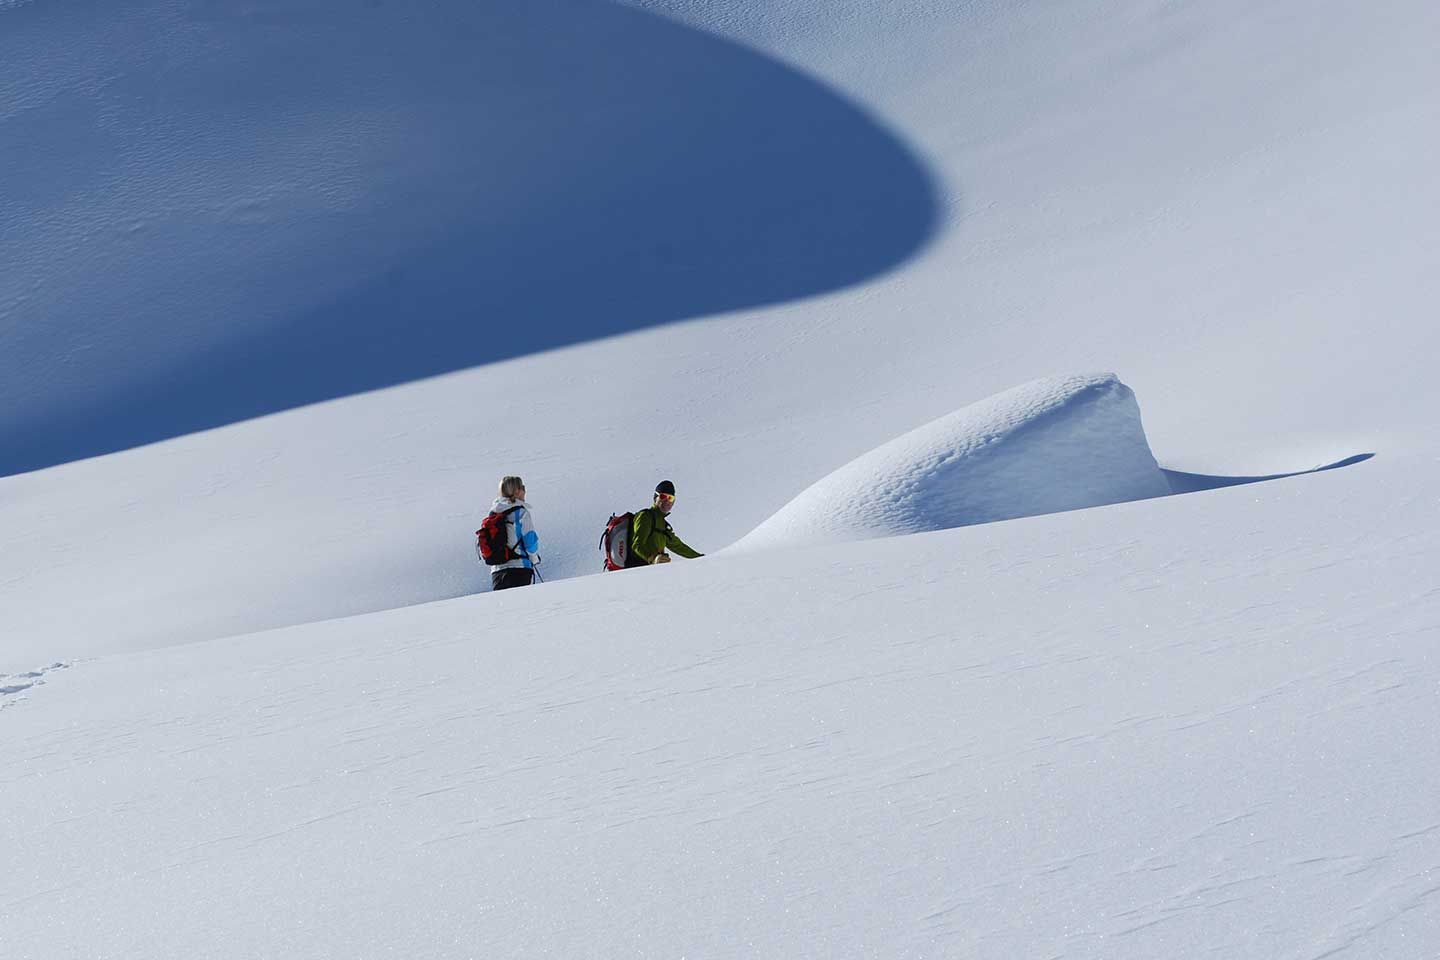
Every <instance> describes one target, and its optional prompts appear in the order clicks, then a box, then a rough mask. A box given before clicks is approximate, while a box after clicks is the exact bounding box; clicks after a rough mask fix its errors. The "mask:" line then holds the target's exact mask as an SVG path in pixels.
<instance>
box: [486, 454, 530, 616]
mask: <svg viewBox="0 0 1440 960" xmlns="http://www.w3.org/2000/svg"><path fill="white" fill-rule="evenodd" d="M507 510H508V511H511V512H510V513H506V516H505V545H506V546H507V547H509V548H510V549H509V552H510V554H511V555H513V556H514V557H515V559H513V560H509V561H507V562H505V563H501V564H496V565H494V566H492V567H491V568H490V584H491V589H494V590H506V589H509V588H510V587H528V586H529V585H530V582H531V580H532V579H534V576H535V565H536V564H537V563H539V562H540V553H539V547H540V535H539V534H538V533H536V532H535V521H534V519H533V518H532V517H531V515H530V504H528V503H526V502H525V481H524V480H521V479H520V478H519V477H504V478H502V479H501V480H500V496H498V497H496V498H495V502H494V504H492V505H491V507H490V511H491V512H492V513H505V512H506V511H507Z"/></svg>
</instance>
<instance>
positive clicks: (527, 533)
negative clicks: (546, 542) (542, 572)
mask: <svg viewBox="0 0 1440 960" xmlns="http://www.w3.org/2000/svg"><path fill="white" fill-rule="evenodd" d="M515 516H517V517H521V516H523V517H524V518H525V527H526V529H524V531H523V535H522V536H521V538H520V553H521V554H522V555H523V556H524V557H525V558H526V559H528V560H529V561H530V564H531V566H534V565H535V564H537V563H539V562H540V533H539V531H537V530H536V529H535V514H533V513H531V512H530V508H529V507H521V508H520V509H519V510H517V511H515ZM515 528H516V530H517V531H520V529H521V528H520V521H519V520H516V521H515Z"/></svg>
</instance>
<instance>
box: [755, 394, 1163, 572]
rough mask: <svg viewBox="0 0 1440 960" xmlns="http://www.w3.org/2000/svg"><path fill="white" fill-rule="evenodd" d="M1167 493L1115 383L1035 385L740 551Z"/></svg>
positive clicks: (984, 408)
mask: <svg viewBox="0 0 1440 960" xmlns="http://www.w3.org/2000/svg"><path fill="white" fill-rule="evenodd" d="M1168 493H1170V485H1169V484H1168V483H1167V482H1166V480H1165V475H1164V474H1163V473H1162V472H1161V470H1160V467H1159V465H1158V464H1157V463H1156V462H1155V457H1154V455H1152V454H1151V453H1150V447H1149V445H1148V444H1147V443H1146V442H1145V430H1144V428H1143V427H1142V426H1141V424H1140V408H1139V407H1138V406H1137V405H1136V403H1135V395H1134V394H1133V393H1132V392H1131V391H1130V388H1129V387H1127V386H1125V385H1124V384H1123V383H1121V382H1120V381H1119V380H1118V379H1116V378H1115V376H1114V375H1112V374H1106V375H1101V376H1090V377H1079V376H1077V377H1063V378H1054V379H1048V380H1036V381H1034V382H1032V383H1027V384H1024V385H1022V386H1019V387H1016V388H1014V389H1013V390H1007V391H1005V392H1004V393H1001V394H998V395H997V396H994V397H990V398H988V399H986V400H982V401H980V402H979V403H974V404H971V405H970V406H968V407H965V408H964V409H963V410H957V411H956V412H954V413H952V414H950V415H949V416H945V417H941V418H940V419H938V420H935V421H933V422H931V423H927V424H925V425H924V426H923V427H918V428H916V429H914V430H912V431H910V432H909V433H907V434H905V435H904V436H902V437H897V438H896V439H894V440H892V441H890V442H889V443H887V444H885V445H884V446H882V447H879V448H877V449H875V450H872V451H870V452H869V453H867V454H865V455H864V456H863V457H858V458H856V459H855V460H853V461H851V462H850V463H848V464H846V465H845V466H843V467H841V468H840V469H839V470H836V471H835V472H834V473H832V474H830V475H829V476H828V477H825V478H824V479H823V480H821V481H819V482H818V483H816V484H815V485H814V486H812V487H810V488H809V489H807V490H806V491H805V492H804V493H802V494H800V496H798V497H796V498H795V499H794V500H793V501H791V502H790V503H788V504H786V505H785V506H784V507H783V508H782V509H781V510H780V511H779V512H778V513H776V514H775V515H774V516H773V517H771V518H770V519H769V520H766V521H765V522H764V523H762V524H761V525H760V526H759V527H757V528H756V529H755V530H754V532H752V533H750V534H749V535H748V536H746V537H744V538H743V539H742V540H740V542H739V543H737V544H736V545H735V547H734V549H736V550H744V549H748V548H756V547H759V548H764V547H770V548H774V547H784V546H807V545H810V544H817V543H836V542H842V541H846V540H865V539H870V538H872V537H890V536H898V535H900V534H906V533H922V532H925V531H927V530H944V529H946V528H948V527H961V526H966V525H967V524H972V523H989V522H991V521H994V520H1010V519H1013V518H1015V517H1028V516H1032V515H1034V514H1038V513H1058V512H1059V511H1061V510H1078V509H1080V508H1082V507H1097V506H1102V505H1104V504H1107V503H1120V502H1122V501H1125V500H1143V499H1145V498H1147V497H1159V496H1164V495H1166V494H1168Z"/></svg>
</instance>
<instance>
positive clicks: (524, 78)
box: [0, 0, 937, 474]
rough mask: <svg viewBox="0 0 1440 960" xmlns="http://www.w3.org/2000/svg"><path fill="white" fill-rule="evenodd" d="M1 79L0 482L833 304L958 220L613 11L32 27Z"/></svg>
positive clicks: (916, 168) (867, 143)
mask: <svg viewBox="0 0 1440 960" xmlns="http://www.w3.org/2000/svg"><path fill="white" fill-rule="evenodd" d="M0 63H3V64H4V65H5V66H4V70H3V71H0V183H3V188H0V264H3V265H4V269H3V270H0V474H4V473H15V472H20V471H25V470H30V469H35V468H38V467H43V466H47V465H50V464H54V463H57V462H63V461H66V460H72V459H76V458H80V457H85V456H91V455H95V454H100V453H106V452H109V451H112V450H117V449H123V448H126V447H131V446H135V445H137V444H141V443H145V442H149V441H154V440H159V439H163V438H166V437H171V436H175V435H176V434H181V433H187V432H192V431H196V430H201V429H205V428H209V427H214V426H218V425H221V424H225V423H230V422H233V421H236V420H241V419H244V418H247V417H255V416H259V415H262V414H266V413H272V412H275V411H279V410H285V409H288V408H291V407H295V406H298V405H301V404H305V403H309V402H313V401H318V400H325V399H329V398H333V397H338V396H345V395H349V394H354V393H357V392H360V391H365V390H371V389H375V388H378V387H384V386H389V385H392V384H396V383H403V382H407V381H411V380H415V379H417V378H421V377H426V376H430V375H434V374H439V373H444V372H448V371H452V370H458V369H464V368H468V367H472V366H476V365H480V364H486V363H493V362H495V361H497V360H504V359H506V358H510V357H515V356H518V355H523V354H529V353H534V352H537V351H541V350H545V349H550V348H554V347H557V346H563V345H566V344H571V343H576V342H584V341H590V340H594V339H598V338H601V337H605V336H609V335H613V334H617V333H622V332H626V331H632V330H638V329H645V328H648V327H652V326H655V325H658V324H665V323H668V322H673V321H676V320H681V319H685V318H688V317H696V316H702V315H706V314H713V313H718V312H722V311H725V310H735V309H740V308H747V307H756V306H758V305H763V304H768V303H773V302H777V301H783V300H789V299H793V298H797V297H806V296H813V295H815V294H817V293H821V292H825V291H829V290H834V289H836V288H839V287H844V286H846V285H849V284H854V283H858V282H860V281H862V280H864V279H867V278H870V277H873V276H875V275H876V274H877V273H880V272H882V271H885V270H887V269H889V268H892V267H894V266H895V265H897V264H898V263H900V262H902V261H904V260H905V259H906V258H907V257H908V256H910V255H911V254H912V253H913V252H914V251H915V250H916V249H918V248H919V247H920V246H921V245H923V243H924V242H925V241H926V240H927V238H928V237H929V235H930V233H931V230H932V227H933V225H934V224H935V222H936V220H937V207H936V203H935V200H934V196H933V192H934V191H933V188H932V186H931V182H930V175H929V173H928V172H926V171H925V170H924V169H923V168H922V166H921V164H920V162H919V161H918V160H916V159H915V158H914V157H913V156H912V155H911V153H910V151H909V150H908V149H907V148H906V147H905V146H904V145H903V144H902V143H901V142H900V141H899V140H898V139H897V138H896V137H895V136H894V135H893V134H892V133H890V132H889V131H888V130H887V129H885V127H884V126H883V125H882V124H881V123H880V122H878V121H877V120H876V119H875V118H874V117H872V116H871V115H869V114H868V113H866V112H865V111H863V110H862V109H860V108H858V107H857V106H855V105H854V104H853V103H852V102H851V101H850V100H848V99H846V98H844V97H841V96H839V95H837V94H835V93H833V92H832V91H831V90H829V89H828V88H826V87H825V86H823V85H821V84H819V83H817V82H815V81H814V80H812V79H810V78H809V77H807V76H806V75H804V74H801V73H799V72H797V71H795V70H793V69H791V68H789V67H787V66H785V65H784V64H782V63H780V62H778V61H776V60H775V59H773V58H771V57H769V56H765V55H762V54H760V53H758V52H755V51H753V50H751V49H748V48H746V47H743V46H740V45H738V44H735V43H731V42H728V41H726V40H724V39H722V38H719V37H715V36H712V35H708V34H705V33H702V32H699V31H696V30H693V29H690V28H688V27H685V26H681V25H679V24H676V23H673V22H670V21H668V20H664V19H661V18H659V17H654V16H650V15H647V14H643V13H637V12H635V11H632V10H627V9H625V8H623V7H619V6H616V5H614V4H610V3H605V2H594V0H588V2H581V3H576V2H567V0H526V2H524V3H514V2H510V0H439V2H428V3H425V4H423V5H422V6H420V7H415V6H413V5H411V4H406V3H389V4H382V3H366V4H358V5H357V4H355V3H351V2H344V0H257V2H247V3H244V4H230V3H215V2H189V3H174V2H170V0H138V2H128V3H123V4H116V3H102V2H94V0H88V2H78V3H63V4H62V3H42V4H35V5H33V6H26V7H21V8H16V9H11V10H5V9H0ZM544 386H545V384H544V383H543V381H542V382H539V383H536V384H532V385H531V388H530V389H531V390H532V391H538V390H541V389H543V388H544Z"/></svg>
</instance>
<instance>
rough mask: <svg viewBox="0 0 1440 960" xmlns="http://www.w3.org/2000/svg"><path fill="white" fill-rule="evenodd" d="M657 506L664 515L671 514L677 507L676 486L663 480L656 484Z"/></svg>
mask: <svg viewBox="0 0 1440 960" xmlns="http://www.w3.org/2000/svg"><path fill="white" fill-rule="evenodd" d="M655 506H657V507H659V508H660V510H661V511H662V512H664V513H669V512H670V511H671V510H672V509H674V507H675V484H673V483H671V482H670V481H669V480H661V481H660V482H659V483H657V484H655Z"/></svg>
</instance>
